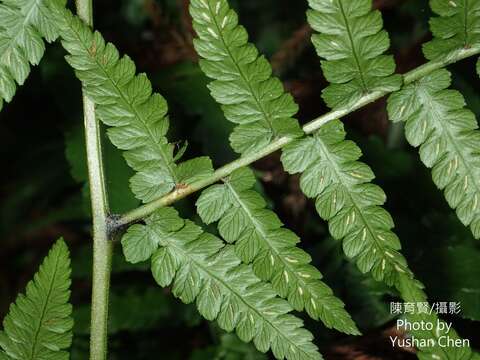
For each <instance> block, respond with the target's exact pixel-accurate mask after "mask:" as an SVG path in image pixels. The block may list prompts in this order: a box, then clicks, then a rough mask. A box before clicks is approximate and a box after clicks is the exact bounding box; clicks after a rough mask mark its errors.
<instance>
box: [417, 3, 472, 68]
mask: <svg viewBox="0 0 480 360" xmlns="http://www.w3.org/2000/svg"><path fill="white" fill-rule="evenodd" d="M430 6H431V8H432V10H433V11H434V12H435V13H436V14H438V15H439V17H434V18H432V19H430V29H431V31H432V33H433V36H434V39H433V40H432V41H429V42H428V43H426V44H424V45H423V53H424V54H425V57H426V58H427V59H429V60H434V59H437V58H439V57H442V56H446V55H448V54H449V53H450V52H452V51H455V50H459V49H466V48H470V47H473V46H479V45H480V3H479V2H478V1H472V0H449V1H447V0H431V1H430Z"/></svg>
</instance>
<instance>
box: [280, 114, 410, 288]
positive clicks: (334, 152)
mask: <svg viewBox="0 0 480 360" xmlns="http://www.w3.org/2000/svg"><path fill="white" fill-rule="evenodd" d="M360 156H361V151H360V149H359V148H358V147H357V146H356V145H355V143H353V142H351V141H347V140H345V131H344V129H343V124H342V123H341V122H340V121H338V120H335V121H332V122H330V123H327V124H326V125H324V126H323V127H322V128H321V129H320V130H319V131H318V132H317V133H316V134H315V135H314V136H310V137H306V138H304V139H301V140H296V141H295V142H293V143H292V144H290V145H287V146H286V147H285V148H284V151H283V154H282V163H283V165H284V168H285V170H286V171H288V172H289V173H291V174H295V173H303V174H302V176H301V178H300V186H301V188H302V191H303V192H304V193H305V195H307V196H308V197H311V198H316V208H317V211H318V213H319V214H320V216H321V217H322V218H323V219H325V220H327V221H329V229H330V233H331V234H332V236H333V237H334V238H335V239H338V240H340V239H343V250H344V252H345V254H346V255H347V256H348V257H349V258H352V259H355V260H356V262H357V265H358V267H359V269H360V270H361V271H362V272H363V273H366V272H369V271H371V272H372V274H373V277H374V278H375V279H376V280H379V281H380V280H383V281H385V282H386V283H387V284H390V285H392V284H395V283H396V280H397V277H398V275H399V274H410V271H409V270H408V267H407V264H406V261H405V259H404V258H403V256H402V255H401V254H400V253H399V252H398V250H400V248H401V246H400V241H399V239H398V238H397V236H396V235H395V234H394V233H393V232H392V231H391V229H392V228H393V226H394V224H393V220H392V218H391V216H390V214H389V213H388V212H386V211H385V210H384V209H383V208H381V207H380V206H381V205H382V204H383V203H384V202H385V194H384V192H383V191H382V189H381V188H380V187H378V186H377V185H374V184H370V183H369V182H370V181H371V180H372V179H373V178H374V175H373V173H372V170H371V169H370V168H369V167H368V166H367V165H366V164H364V163H362V162H359V161H357V160H358V158H359V157H360Z"/></svg>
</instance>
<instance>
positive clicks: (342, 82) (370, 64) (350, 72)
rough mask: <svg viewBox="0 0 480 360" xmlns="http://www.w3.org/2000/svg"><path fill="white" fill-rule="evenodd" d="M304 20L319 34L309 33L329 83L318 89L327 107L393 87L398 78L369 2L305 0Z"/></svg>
mask: <svg viewBox="0 0 480 360" xmlns="http://www.w3.org/2000/svg"><path fill="white" fill-rule="evenodd" d="M308 2H309V4H310V8H311V9H310V10H309V11H308V14H307V15H308V22H309V23H310V25H311V26H312V28H313V29H314V30H315V31H316V32H318V33H317V34H314V35H313V36H312V42H313V44H314V45H315V48H316V50H317V53H318V55H319V56H320V57H321V58H323V59H325V60H322V62H321V64H322V69H323V74H324V75H325V77H326V79H327V80H328V81H329V82H330V83H332V84H331V85H329V86H328V87H327V88H326V89H324V90H323V99H324V100H325V102H326V103H327V105H328V106H329V107H330V108H336V107H340V106H344V105H346V104H348V103H351V102H356V101H357V100H358V99H359V98H360V97H361V96H363V95H365V94H366V93H369V92H373V91H394V90H397V89H399V88H400V86H401V83H402V81H401V77H400V76H399V75H392V74H393V73H394V71H395V62H394V60H393V57H392V56H387V55H382V54H383V53H384V52H385V51H386V50H387V49H388V48H389V46H390V40H389V37H388V34H387V32H386V31H385V30H382V26H383V23H382V16H381V14H380V12H379V11H372V10H371V9H372V2H371V0H358V1H354V2H352V1H346V0H333V1H332V0H309V1H308Z"/></svg>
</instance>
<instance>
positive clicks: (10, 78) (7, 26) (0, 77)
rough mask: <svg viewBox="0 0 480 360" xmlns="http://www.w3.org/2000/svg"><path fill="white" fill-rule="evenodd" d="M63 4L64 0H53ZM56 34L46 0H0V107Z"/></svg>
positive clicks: (38, 60)
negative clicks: (45, 41) (44, 41)
mask: <svg viewBox="0 0 480 360" xmlns="http://www.w3.org/2000/svg"><path fill="white" fill-rule="evenodd" d="M53 1H56V2H57V3H59V4H60V5H63V6H65V3H66V1H65V0H53ZM57 36H58V31H57V28H56V26H55V22H54V21H52V19H51V17H50V11H49V9H48V7H47V4H46V0H1V1H0V110H1V109H2V106H3V100H5V101H6V102H10V101H11V100H12V98H13V96H14V95H15V92H16V88H17V85H16V84H18V85H23V83H24V82H25V80H26V79H27V77H28V75H29V73H30V65H38V63H39V62H40V60H41V58H42V57H43V53H44V52H45V44H44V43H43V39H45V40H47V41H48V42H52V41H54V40H55V39H56V38H57Z"/></svg>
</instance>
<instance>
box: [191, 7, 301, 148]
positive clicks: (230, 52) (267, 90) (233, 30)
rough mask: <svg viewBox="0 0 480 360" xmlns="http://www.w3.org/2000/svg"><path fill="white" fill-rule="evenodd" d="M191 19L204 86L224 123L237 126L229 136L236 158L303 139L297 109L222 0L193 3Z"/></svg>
mask: <svg viewBox="0 0 480 360" xmlns="http://www.w3.org/2000/svg"><path fill="white" fill-rule="evenodd" d="M190 14H191V15H192V18H193V26H194V28H195V31H196V33H197V35H198V38H197V39H195V40H194V45H195V49H196V51H197V53H198V54H199V55H200V56H201V57H202V60H200V67H201V68H202V70H203V72H204V73H205V74H206V75H207V76H208V77H209V78H212V79H215V81H213V82H211V83H210V84H209V85H208V87H209V89H210V91H211V93H212V96H213V97H214V98H215V100H216V101H217V102H219V103H220V104H222V108H223V111H224V113H225V116H226V118H227V119H228V120H229V121H231V122H233V123H236V124H239V125H238V126H237V127H236V128H235V129H234V131H233V133H232V134H231V136H230V142H231V144H232V147H233V149H234V150H235V151H236V152H238V153H246V152H254V151H255V150H256V149H258V148H261V147H263V146H265V145H267V144H269V143H270V142H271V141H272V139H274V138H276V137H279V136H282V135H289V136H301V135H302V134H303V132H302V130H301V129H300V126H299V125H298V121H297V120H296V119H294V118H293V116H294V115H295V114H296V113H297V111H298V106H297V105H296V104H295V102H294V101H293V98H292V96H291V95H290V94H287V93H285V91H284V89H283V85H282V83H281V82H280V80H279V79H277V78H275V77H273V76H272V68H271V66H270V64H269V62H268V61H267V60H266V59H265V57H264V56H259V55H258V51H257V49H256V48H255V46H254V45H253V44H251V43H248V34H247V32H246V30H245V28H244V27H243V26H241V25H239V24H238V17H237V14H236V13H235V11H233V10H232V9H231V8H230V7H229V6H228V2H227V1H226V0H192V1H191V2H190Z"/></svg>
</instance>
